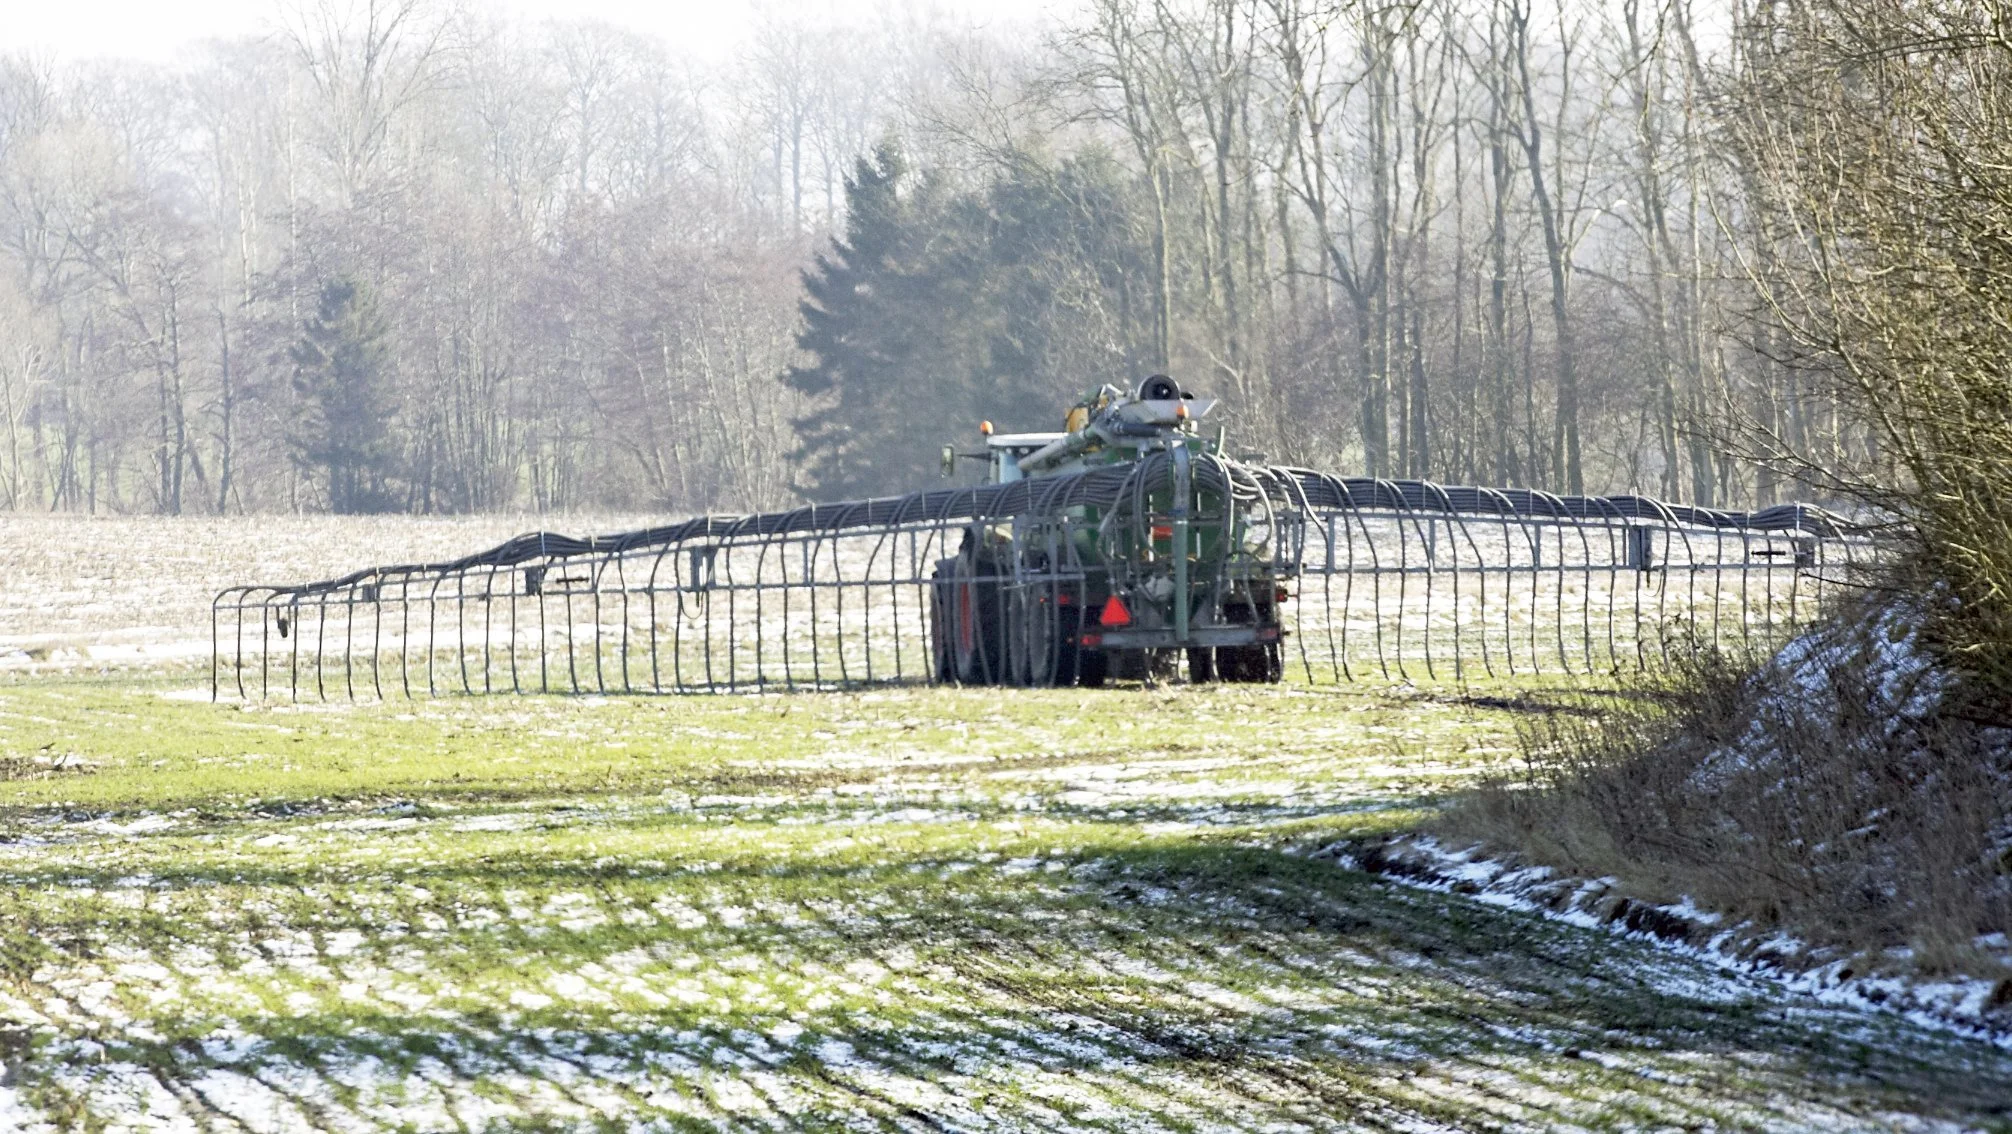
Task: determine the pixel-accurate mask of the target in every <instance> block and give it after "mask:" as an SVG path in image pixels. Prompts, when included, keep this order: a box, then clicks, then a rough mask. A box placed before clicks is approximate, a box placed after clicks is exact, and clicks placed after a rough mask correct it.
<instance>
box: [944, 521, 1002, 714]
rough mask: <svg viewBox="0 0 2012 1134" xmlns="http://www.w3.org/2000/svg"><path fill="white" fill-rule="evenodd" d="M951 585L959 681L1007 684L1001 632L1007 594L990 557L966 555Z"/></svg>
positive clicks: (954, 657) (953, 651) (952, 642)
mask: <svg viewBox="0 0 2012 1134" xmlns="http://www.w3.org/2000/svg"><path fill="white" fill-rule="evenodd" d="M956 562H957V566H956V569H955V572H954V577H953V582H952V584H951V602H950V609H951V618H950V631H951V634H950V647H951V657H952V662H953V669H954V671H955V673H956V677H957V680H958V681H959V682H960V683H962V684H965V685H1003V684H1005V682H1006V677H1007V674H1006V672H1005V668H1004V663H1005V661H1006V657H1005V654H1006V651H1005V650H1004V649H1002V648H1001V647H1002V646H1003V645H1004V644H1005V643H1004V641H1003V638H1004V635H1003V634H1002V633H1001V631H1002V629H1003V625H1002V624H1003V623H1004V621H1005V619H1004V618H1003V617H1002V616H1003V615H1004V613H1005V612H1004V611H1002V610H1000V606H1001V602H1000V600H1001V598H1002V597H1003V592H1002V591H1001V590H1000V587H999V582H998V578H997V576H998V571H997V569H996V568H995V567H994V566H993V565H992V561H991V559H990V557H989V556H978V555H971V554H968V553H967V554H962V555H959V556H958V557H957V561H956Z"/></svg>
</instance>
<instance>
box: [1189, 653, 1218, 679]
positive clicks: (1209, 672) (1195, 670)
mask: <svg viewBox="0 0 2012 1134" xmlns="http://www.w3.org/2000/svg"><path fill="white" fill-rule="evenodd" d="M1214 680H1216V651H1215V650H1214V649H1213V648H1211V647H1208V646H1190V647H1188V681H1189V682H1191V683H1193V684H1195V685H1206V684H1208V683H1209V682H1211V681H1214Z"/></svg>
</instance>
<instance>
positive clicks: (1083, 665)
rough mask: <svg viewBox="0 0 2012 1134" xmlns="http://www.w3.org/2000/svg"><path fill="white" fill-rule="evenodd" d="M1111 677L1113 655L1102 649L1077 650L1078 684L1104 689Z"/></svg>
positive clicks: (1086, 687) (1088, 687)
mask: <svg viewBox="0 0 2012 1134" xmlns="http://www.w3.org/2000/svg"><path fill="white" fill-rule="evenodd" d="M1110 679H1111V655H1109V654H1107V653H1105V652H1104V651H1102V650H1094V649H1093V650H1086V649H1082V648H1080V647H1079V648H1078V649H1077V650H1076V684H1078V685H1080V686H1082V687H1083V688H1085V689H1102V688H1103V687H1104V686H1105V684H1106V683H1108V682H1109V681H1110Z"/></svg>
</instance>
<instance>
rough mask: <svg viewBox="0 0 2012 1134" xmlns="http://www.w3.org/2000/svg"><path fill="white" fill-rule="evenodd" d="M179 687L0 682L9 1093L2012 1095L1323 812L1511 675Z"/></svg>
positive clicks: (698, 1111)
mask: <svg viewBox="0 0 2012 1134" xmlns="http://www.w3.org/2000/svg"><path fill="white" fill-rule="evenodd" d="M185 681H186V679H185V678H183V679H171V678H167V677H160V678H144V677H143V678H138V679H135V678H133V677H130V676H106V677H97V678H62V679H37V680H29V679H12V680H8V681H6V682H4V683H0V757H6V758H8V761H9V762H8V763H7V765H6V766H7V767H8V768H10V769H13V770H14V771H15V773H16V774H17V776H18V777H20V778H13V779H9V780H5V781H0V851H4V854H0V1060H4V1062H5V1065H6V1066H5V1070H4V1074H0V1128H10V1127H9V1123H10V1121H11V1122H12V1123H13V1125H15V1126H22V1127H29V1126H30V1125H31V1124H32V1123H34V1122H46V1123H48V1124H49V1125H51V1126H54V1127H58V1128H78V1129H111V1128H114V1127H116V1126H119V1125H122V1124H123V1125H128V1126H130V1127H132V1128H145V1127H146V1122H145V1121H143V1120H142V1116H143V1115H144V1114H147V1113H152V1114H154V1115H156V1116H158V1117H159V1118H160V1119H161V1121H162V1122H164V1123H166V1122H170V1121H172V1120H174V1119H175V1118H177V1117H179V1119H180V1120H181V1121H184V1122H186V1123H188V1124H191V1125H193V1126H194V1127H195V1128H198V1129H215V1130H242V1129H246V1128H249V1129H253V1130H267V1129H275V1130H276V1129H320V1128H327V1129H359V1130H362V1129H390V1130H395V1129H409V1130H436V1129H479V1130H489V1129H495V1130H504V1129H509V1130H541V1129H567V1130H571V1129H610V1130H613V1129H624V1130H626V1129H684V1128H693V1129H715V1128H719V1127H721V1126H725V1127H734V1128H742V1127H745V1128H774V1127H787V1128H800V1129H878V1128H886V1129H929V1128H959V1129H1015V1130H1019V1129H1056V1128H1063V1129H1099V1130H1103V1129H1110V1130H1202V1129H1223V1128H1231V1129H1270V1128H1317V1129H1318V1128H1380V1127H1385V1126H1407V1125H1410V1126H1419V1125H1424V1126H1434V1125H1436V1126H1441V1127H1451V1128H1457V1129H1474V1128H1491V1127H1502V1128H1529V1127H1585V1128H1595V1129H1638V1128H1642V1127H1648V1126H1671V1127H1676V1128H1693V1129H1697V1128H1749V1127H1756V1128H1757V1127H1767V1128H1807V1129H1836V1128H1866V1129H1878V1128H1886V1127H1888V1126H1889V1125H1897V1124H1899V1123H1900V1122H1901V1118H1900V1117H1899V1116H1905V1115H1912V1116H1918V1117H1920V1118H1922V1119H1925V1120H1927V1121H1929V1122H1930V1124H1931V1125H1932V1124H1933V1123H1934V1122H1936V1121H1947V1122H1949V1123H1951V1124H1952V1125H1954V1126H1958V1127H1961V1126H1973V1127H1974V1126H1980V1125H1981V1126H1990V1125H1991V1124H1993V1123H1997V1124H1999V1125H2001V1126H2002V1125H2003V1124H2004V1123H2005V1121H2006V1118H2005V1116H2004V1114H2003V1113H2002V1112H1994V1111H1993V1110H1992V1108H1993V1107H1994V1106H2001V1105H2003V1103H2004V1100H2007V1099H2012V1054H2008V1053H2005V1052H2002V1051H1998V1050H1996V1049H1993V1048H1990V1047H1988V1046H1986V1045H1982V1044H1977V1043H1972V1042H1967V1041H1962V1040H1959V1039H1955V1038H1951V1037H1947V1036H1942V1035H1937V1034H1934V1033H1930V1032H1925V1031H1921V1030H1919V1029H1916V1028H1914V1027H1912V1026H1910V1025H1907V1024H1905V1023H1904V1022H1901V1021H1898V1020H1894V1019H1889V1018H1880V1017H1873V1016H1866V1015H1863V1014H1857V1013H1850V1012H1844V1011H1833V1010H1828V1009H1823V1008H1821V1007H1819V1006H1817V1005H1814V1004H1812V1003H1808V1002H1803V1001H1797V1000H1793V999H1789V998H1785V997H1783V996H1782V995H1781V994H1780V993H1779V992H1778V991H1777V990H1775V989H1773V988H1771V987H1769V986H1767V985H1765V984H1764V983H1760V982H1756V981H1752V980H1748V979H1745V978H1741V977H1736V976H1733V975H1730V974H1724V973H1719V972H1715V971H1713V970H1711V969H1709V968H1707V967H1704V966H1701V965H1699V964H1696V963H1694V962H1691V961H1687V960H1684V959H1682V958H1678V957H1675V956H1671V955H1668V954H1663V953H1658V952H1655V951H1653V950H1651V949H1649V948H1647V947H1645V946H1641V945H1637V944H1633V943H1629V942H1624V941H1619V940H1617V939H1615V938H1613V937H1611V936H1609V935H1606V934H1604V933H1599V932H1592V931H1584V930H1577V929H1572V928H1569V927H1564V926H1561V925H1558V924H1556V923H1553V922H1547V921H1544V920H1541V919H1538V918H1534V917H1531V916H1528V915H1523V914H1517V913H1510V912H1505V911H1502V910H1499V909H1494V908H1491V907H1488V906H1485V905H1481V904H1478V903H1475V902H1472V901H1469V900H1466V899H1462V898H1458V897H1453V896H1447V895H1440V894H1435V893H1429V892H1423V891H1417V890H1411V889H1405V888H1401V887H1396V886H1392V885H1390V884H1387V883H1384V882H1380V881H1376V880H1373V879H1370V878H1368V877H1366V876H1363V875H1359V874H1355V873H1351V872H1349V871H1345V870H1342V869H1339V868H1337V867H1335V866H1333V865H1332V864H1330V863H1328V862H1325V861H1322V860H1319V859H1316V858H1312V857H1310V856H1309V852H1311V851H1313V850H1315V849H1317V848H1319V847H1321V846H1323V845H1326V844H1327V843H1329V842H1332V841H1333V840H1334V839H1336V838H1339V837H1343V836H1348V835H1359V834H1368V833H1373V832H1380V831H1388V830H1393V829H1400V828H1404V827H1407V826H1410V825H1412V824H1414V823H1416V822H1417V821H1418V820H1419V819H1420V818H1421V817H1422V816H1424V815H1426V814H1429V813H1430V812H1431V810H1432V809H1433V808H1435V807H1436V806H1437V805H1438V802H1439V801H1440V800H1441V799H1443V798H1444V796H1445V795H1446V793H1447V792H1449V791H1450V790H1453V789H1455V788H1457V787H1458V786H1459V785H1460V784H1462V783H1463V782H1465V781H1466V780H1467V778H1468V777H1470V776H1471V775H1473V774H1474V773H1475V772H1476V771H1477V770H1478V769H1479V768H1480V767H1481V766H1482V765H1483V764H1484V763H1485V762H1486V761H1488V760H1491V759H1496V758H1500V757H1501V756H1503V755H1505V754H1506V752H1507V749H1508V747H1509V742H1510V737H1511V735H1512V732H1513V729H1514V726H1515V720H1516V717H1517V714H1518V712H1519V711H1522V710H1519V709H1518V708H1516V707H1513V706H1511V703H1509V702H1505V701H1503V700H1493V699H1484V700H1480V701H1477V700H1476V698H1477V697H1479V698H1489V697H1504V696H1506V695H1507V694H1508V693H1509V692H1510V691H1508V690H1503V689H1469V690H1466V691H1455V690H1444V691H1438V692H1432V693H1427V692H1420V691H1418V690H1411V689H1374V688H1367V687H1347V688H1341V689H1320V690H1295V689H1290V688H1285V689H1236V688H1207V689H1195V688H1180V687H1174V688H1168V689H1163V690H1158V691H1143V690H1139V689H1114V690H1109V691H1099V692H1088V691H1082V692H1065V691H1042V692H1028V691H1011V692H1008V691H982V690H925V689H908V688H893V689H884V690H877V691H874V692H869V693H857V694H826V695H797V696H764V697H753V696H745V697H691V698H651V699H623V698H609V699H605V700H601V699H559V698H496V699H458V700H440V701H430V702H419V703H416V704H415V703H405V702H395V703H391V704H385V705H337V706H326V707H312V708H300V709H294V708H290V707H241V706H235V705H211V704H208V703H206V702H201V701H190V700H182V699H176V698H170V697H164V696H163V695H162V694H164V693H166V692H169V691H171V690H172V689H174V688H175V687H176V686H177V685H178V684H181V683H184V682H185ZM1531 704H1532V702H1531V701H1530V700H1528V699H1525V700H1523V701H1517V702H1513V705H1520V706H1524V707H1525V708H1526V709H1527V707H1528V706H1529V705H1531ZM38 757H39V758H40V759H39V761H38V759H37V758H38ZM57 764H61V765H63V767H61V768H60V769H56V768H55V767H54V766H55V765H57ZM52 769H53V770H52Z"/></svg>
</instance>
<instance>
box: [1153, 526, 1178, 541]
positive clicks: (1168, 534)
mask: <svg viewBox="0 0 2012 1134" xmlns="http://www.w3.org/2000/svg"><path fill="white" fill-rule="evenodd" d="M1153 538H1154V539H1172V538H1174V525H1172V524H1154V525H1153Z"/></svg>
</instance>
